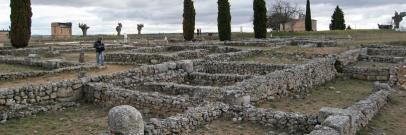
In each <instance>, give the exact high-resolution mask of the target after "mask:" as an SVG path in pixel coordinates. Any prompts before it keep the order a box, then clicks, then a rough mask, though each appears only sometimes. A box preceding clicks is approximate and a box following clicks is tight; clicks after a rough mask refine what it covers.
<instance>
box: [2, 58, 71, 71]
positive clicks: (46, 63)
mask: <svg viewBox="0 0 406 135" xmlns="http://www.w3.org/2000/svg"><path fill="white" fill-rule="evenodd" d="M0 63H4V64H18V65H27V66H35V67H41V68H44V69H58V68H65V67H71V66H78V65H79V64H78V63H73V62H65V61H60V60H34V59H30V58H18V57H11V56H0Z"/></svg>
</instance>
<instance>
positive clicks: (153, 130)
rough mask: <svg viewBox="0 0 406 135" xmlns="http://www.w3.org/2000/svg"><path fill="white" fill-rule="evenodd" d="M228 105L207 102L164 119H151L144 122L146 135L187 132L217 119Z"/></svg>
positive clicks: (226, 109)
mask: <svg viewBox="0 0 406 135" xmlns="http://www.w3.org/2000/svg"><path fill="white" fill-rule="evenodd" d="M229 108H230V107H229V106H228V105H226V104H223V103H218V102H216V103H209V104H206V105H201V106H198V107H195V108H192V109H189V110H187V111H186V112H185V113H183V114H181V115H177V116H173V117H169V118H166V119H151V120H150V121H151V122H149V123H146V124H145V134H146V135H168V134H188V133H192V132H193V130H195V129H197V128H199V127H201V126H202V125H203V124H206V123H208V122H211V121H213V120H216V119H219V118H220V117H221V116H222V115H224V114H225V112H227V111H228V109H229Z"/></svg>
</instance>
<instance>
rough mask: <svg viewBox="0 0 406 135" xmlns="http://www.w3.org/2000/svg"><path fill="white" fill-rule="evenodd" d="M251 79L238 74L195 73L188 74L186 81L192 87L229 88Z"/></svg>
mask: <svg viewBox="0 0 406 135" xmlns="http://www.w3.org/2000/svg"><path fill="white" fill-rule="evenodd" d="M249 78H251V76H247V75H237V74H207V73H199V72H194V73H190V74H188V76H187V79H186V80H185V81H186V82H188V83H191V84H192V85H203V86H229V85H233V84H235V83H237V82H241V81H243V80H245V79H249Z"/></svg>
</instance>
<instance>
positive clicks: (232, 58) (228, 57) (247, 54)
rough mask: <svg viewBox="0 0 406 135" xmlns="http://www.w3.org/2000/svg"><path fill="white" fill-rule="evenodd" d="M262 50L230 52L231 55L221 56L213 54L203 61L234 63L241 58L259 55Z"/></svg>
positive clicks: (224, 54) (223, 54)
mask: <svg viewBox="0 0 406 135" xmlns="http://www.w3.org/2000/svg"><path fill="white" fill-rule="evenodd" d="M262 52H263V51H262V50H249V51H240V52H231V53H222V54H213V55H209V56H207V57H205V58H203V60H205V61H235V60H239V59H241V58H246V57H251V56H255V55H258V54H261V53H262Z"/></svg>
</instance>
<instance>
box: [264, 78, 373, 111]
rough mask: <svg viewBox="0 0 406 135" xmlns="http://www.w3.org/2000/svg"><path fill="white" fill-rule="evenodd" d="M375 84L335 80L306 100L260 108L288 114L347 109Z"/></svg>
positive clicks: (312, 91)
mask: <svg viewBox="0 0 406 135" xmlns="http://www.w3.org/2000/svg"><path fill="white" fill-rule="evenodd" d="M372 88H373V83H372V82H368V81H361V80H353V79H349V80H335V81H332V82H328V83H326V84H325V85H323V86H319V87H317V88H314V89H313V90H310V91H311V93H310V95H308V96H307V97H305V98H304V99H290V98H283V99H281V100H280V101H273V102H267V103H264V104H260V105H258V107H260V108H274V109H277V110H281V111H288V112H304V113H318V112H319V110H320V109H321V108H322V107H335V108H345V107H348V106H351V105H352V104H354V103H355V102H357V101H359V100H362V99H364V98H366V97H367V96H368V95H369V94H370V93H371V92H372Z"/></svg>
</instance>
